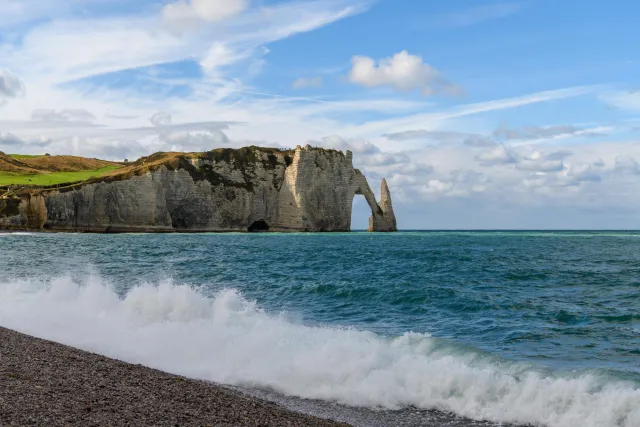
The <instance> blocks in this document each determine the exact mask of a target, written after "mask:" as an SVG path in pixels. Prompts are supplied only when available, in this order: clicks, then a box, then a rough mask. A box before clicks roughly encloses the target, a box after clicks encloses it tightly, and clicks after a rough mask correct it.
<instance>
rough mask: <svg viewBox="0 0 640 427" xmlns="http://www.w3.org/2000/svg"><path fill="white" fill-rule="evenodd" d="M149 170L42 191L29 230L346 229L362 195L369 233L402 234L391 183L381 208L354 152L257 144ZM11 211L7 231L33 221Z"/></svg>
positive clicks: (176, 160) (186, 157)
mask: <svg viewBox="0 0 640 427" xmlns="http://www.w3.org/2000/svg"><path fill="white" fill-rule="evenodd" d="M152 157H154V156H151V157H149V158H147V159H150V160H151V159H152ZM144 165H145V161H141V163H139V164H138V169H135V168H134V169H135V170H132V173H131V176H126V177H125V178H123V177H119V178H118V179H104V180H102V181H100V182H94V183H84V184H79V185H76V186H72V187H69V188H66V189H60V190H42V191H41V194H42V195H43V196H44V197H43V198H42V199H43V203H39V204H38V209H39V211H38V212H35V213H33V212H31V211H33V209H31V211H30V212H31V214H30V215H31V217H33V218H36V220H35V221H34V220H33V218H32V219H31V222H30V224H32V225H31V226H30V227H29V228H38V227H37V226H33V225H34V224H35V223H38V222H39V223H40V224H39V225H40V226H41V227H44V228H47V229H51V230H61V231H66V230H69V231H73V230H75V231H92V232H125V231H143V232H169V231H193V232H195V231H348V230H350V228H351V209H352V204H353V197H354V196H355V195H356V194H363V195H364V196H365V198H366V199H367V201H368V203H369V205H370V206H371V209H372V219H371V227H370V230H371V231H395V230H396V227H395V216H394V215H393V208H392V207H391V198H390V195H389V190H388V188H387V186H386V182H384V181H383V191H382V199H381V202H382V205H378V203H377V202H376V200H375V197H374V195H373V192H372V191H371V189H370V188H369V185H368V183H367V181H366V179H365V177H364V176H363V175H362V174H361V173H360V171H358V170H357V169H354V168H353V164H352V154H351V153H350V152H347V153H346V155H345V154H344V153H342V152H340V151H334V150H323V149H314V148H311V147H309V146H307V147H305V148H301V147H297V148H296V150H295V151H293V152H283V151H276V150H269V149H261V148H257V147H250V148H243V149H240V150H222V151H221V150H216V151H214V152H209V153H202V154H199V155H182V156H179V157H174V158H173V159H172V160H170V161H169V160H168V161H167V162H166V164H162V163H160V164H158V165H156V167H153V168H148V169H144ZM13 211H14V212H13V215H14V216H13V217H11V218H12V219H11V218H9V217H7V216H6V215H5V218H4V222H3V219H2V212H0V227H1V226H2V224H3V223H4V224H10V223H12V224H17V223H21V224H25V223H26V221H25V219H24V218H20V217H16V215H15V209H14V210H13ZM25 212H26V209H22V210H21V213H20V215H21V216H24V215H25ZM45 218H46V220H45Z"/></svg>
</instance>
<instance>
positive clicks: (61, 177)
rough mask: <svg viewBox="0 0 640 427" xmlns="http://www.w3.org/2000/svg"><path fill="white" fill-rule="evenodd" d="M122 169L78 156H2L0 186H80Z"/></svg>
mask: <svg viewBox="0 0 640 427" xmlns="http://www.w3.org/2000/svg"><path fill="white" fill-rule="evenodd" d="M121 166H122V165H121V164H119V163H115V162H109V161H106V160H99V159H89V158H85V157H78V156H49V155H40V156H33V155H18V154H5V153H3V152H0V186H6V187H9V186H37V187H47V186H53V185H60V184H63V183H68V182H79V181H84V180H87V179H90V178H92V177H96V176H100V175H102V174H104V173H107V172H111V171H113V170H116V169H119V168H120V167H121Z"/></svg>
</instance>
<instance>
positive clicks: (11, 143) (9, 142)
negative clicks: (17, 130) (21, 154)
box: [0, 132, 51, 151]
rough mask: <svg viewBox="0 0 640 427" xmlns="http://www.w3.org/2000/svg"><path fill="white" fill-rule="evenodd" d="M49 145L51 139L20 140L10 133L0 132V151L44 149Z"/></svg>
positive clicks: (20, 138)
mask: <svg viewBox="0 0 640 427" xmlns="http://www.w3.org/2000/svg"><path fill="white" fill-rule="evenodd" d="M50 143H51V139H46V138H22V137H19V136H18V135H15V134H13V133H10V132H0V151H5V150H7V149H11V150H16V149H17V150H24V149H25V148H27V147H28V148H31V147H37V148H41V147H46V146H47V145H49V144H50Z"/></svg>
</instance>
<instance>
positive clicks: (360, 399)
mask: <svg viewBox="0 0 640 427" xmlns="http://www.w3.org/2000/svg"><path fill="white" fill-rule="evenodd" d="M0 325H1V326H7V327H11V328H14V329H18V330H22V331H24V332H28V333H31V334H34V335H38V336H42V337H45V338H49V339H53V340H56V341H60V342H64V343H68V344H71V345H75V346H78V347H81V348H85V349H88V350H92V351H96V352H99V353H103V354H106V355H108V356H112V357H117V358H121V359H124V360H128V361H132V362H136V363H143V364H146V365H149V366H154V367H158V368H161V369H164V370H168V371H171V372H175V373H179V374H184V375H188V376H192V377H197V378H202V379H207V380H213V381H217V382H222V383H225V384H231V385H236V386H242V387H251V388H252V389H255V390H263V391H264V390H268V391H269V392H271V393H274V394H276V395H279V396H285V395H286V396H291V397H299V398H307V399H317V400H320V401H324V402H338V403H340V404H341V405H346V407H355V408H377V410H384V411H386V412H388V413H389V414H393V413H397V414H405V415H406V414H407V413H408V412H407V411H411V414H412V415H411V418H406V417H405V418H403V419H404V420H405V421H402V422H404V423H405V424H404V425H412V423H413V424H417V423H419V421H416V420H418V419H419V418H420V417H421V416H422V415H420V411H421V410H431V409H437V410H440V411H446V412H450V413H452V414H457V415H459V416H464V417H468V418H470V419H476V420H489V421H492V422H510V423H522V424H524V423H530V424H534V425H549V426H562V427H564V426H587V427H590V426H593V427H595V426H602V427H608V426H621V427H638V426H640V233H637V232H402V233H397V234H375V235H374V234H367V233H345V234H170V235H142V234H141V235H135V234H127V235H81V234H20V233H18V234H11V235H0ZM341 407H344V406H341ZM414 410H415V411H418V412H415V411H414ZM354 411H355V410H354ZM347 412H348V411H347ZM416 414H417V415H416ZM399 416H400V415H399ZM406 416H408V415H406ZM428 416H429V415H428V413H427V412H425V413H424V417H428ZM344 417H347V418H348V413H347V415H344V416H343V418H344ZM425 419H426V418H425ZM407 420H412V421H407ZM452 420H453V418H452ZM389 422H393V423H396V424H398V425H399V424H401V421H400V418H398V419H396V420H395V421H389ZM451 422H454V421H451ZM461 422H462V421H461ZM366 423H367V422H366V421H365V422H364V424H366ZM425 425H426V424H425Z"/></svg>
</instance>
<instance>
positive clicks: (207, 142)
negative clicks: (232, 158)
mask: <svg viewBox="0 0 640 427" xmlns="http://www.w3.org/2000/svg"><path fill="white" fill-rule="evenodd" d="M160 140H162V141H163V142H166V143H167V147H170V148H168V149H169V150H171V151H209V150H212V149H214V148H220V147H222V145H225V144H228V143H229V138H228V137H227V135H226V134H225V133H224V132H222V131H221V130H217V129H214V130H210V131H205V132H188V131H177V132H169V133H166V134H161V135H160Z"/></svg>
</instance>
